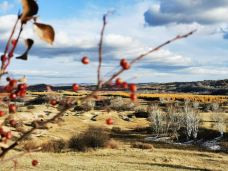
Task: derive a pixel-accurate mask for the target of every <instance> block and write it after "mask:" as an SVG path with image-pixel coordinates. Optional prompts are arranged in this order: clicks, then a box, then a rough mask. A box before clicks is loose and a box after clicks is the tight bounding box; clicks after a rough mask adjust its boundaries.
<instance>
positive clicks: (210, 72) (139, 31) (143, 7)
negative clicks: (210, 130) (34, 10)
mask: <svg viewBox="0 0 228 171" xmlns="http://www.w3.org/2000/svg"><path fill="white" fill-rule="evenodd" d="M37 2H38V4H39V8H40V9H39V14H38V15H39V20H38V21H40V22H43V23H49V24H51V25H52V26H53V27H54V28H55V30H56V40H55V43H54V45H53V46H50V45H47V44H45V43H44V42H42V41H41V40H39V38H38V37H37V35H36V34H35V33H34V31H33V26H32V24H28V25H27V26H26V28H25V31H24V33H23V35H22V37H21V41H20V42H21V43H20V46H19V47H18V49H17V53H18V54H20V53H21V52H23V39H25V38H28V37H29V38H33V39H34V40H35V45H34V47H33V49H32V51H31V53H30V58H29V60H28V61H27V62H24V61H16V60H13V62H12V64H11V66H10V68H9V72H10V75H11V76H14V77H20V76H22V75H26V76H27V77H28V80H29V83H30V84H37V83H47V84H57V83H72V82H79V83H93V82H96V67H97V44H98V40H99V32H100V28H101V24H102V20H101V19H102V14H104V13H105V12H106V11H109V10H112V11H115V13H114V14H113V15H112V16H110V17H109V18H108V25H107V31H106V34H105V40H104V64H103V70H102V71H103V79H104V80H105V79H107V78H108V77H109V74H107V73H109V71H110V70H113V69H114V70H115V69H118V68H116V66H118V64H119V60H120V59H121V58H127V59H133V58H134V57H136V56H138V55H139V54H141V53H143V52H145V51H147V50H148V49H150V48H152V47H155V46H156V45H158V44H160V43H162V42H164V41H166V40H168V39H170V38H172V37H174V36H176V35H178V34H183V33H186V32H188V31H190V30H192V29H198V31H197V33H196V34H195V35H193V36H192V37H190V38H188V39H185V40H181V41H179V42H176V43H174V44H172V45H169V46H167V47H165V48H164V49H162V50H161V51H159V52H156V53H154V54H151V55H149V56H148V57H146V58H145V59H144V60H142V61H140V62H139V63H138V64H136V65H135V66H134V67H133V68H132V69H131V70H130V71H127V72H126V73H124V74H123V75H122V76H121V77H122V78H123V79H125V80H127V81H132V82H133V81H134V82H171V81H195V80H214V79H226V78H227V77H228V48H227V47H228V17H227V18H226V17H224V16H226V15H227V13H228V0H216V1H211V0H184V1H183V0H65V1H63V0H37ZM19 9H21V4H20V0H0V38H1V40H0V43H1V44H2V45H1V46H0V51H2V50H3V47H4V46H3V45H4V43H5V41H6V39H7V37H8V36H9V30H10V28H11V27H12V24H13V21H14V20H15V17H16V15H15V14H17V11H18V10H19ZM83 55H88V56H89V57H90V59H91V61H92V62H91V64H90V65H88V66H84V65H82V64H81V62H80V59H81V57H82V56H83Z"/></svg>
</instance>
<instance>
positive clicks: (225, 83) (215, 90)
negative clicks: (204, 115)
mask: <svg viewBox="0 0 228 171" xmlns="http://www.w3.org/2000/svg"><path fill="white" fill-rule="evenodd" d="M46 86H47V85H46V84H37V85H31V86H29V90H30V91H46ZM80 86H81V87H82V89H86V90H93V89H94V88H96V85H95V84H87V83H84V84H80ZM51 87H52V89H53V90H55V91H57V90H71V89H72V84H55V85H51ZM138 89H139V92H148V93H193V94H205V95H228V79H225V80H205V81H192V82H171V83H138ZM104 90H109V91H110V90H112V89H111V88H110V87H106V88H104Z"/></svg>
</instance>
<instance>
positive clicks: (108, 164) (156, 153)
mask: <svg viewBox="0 0 228 171" xmlns="http://www.w3.org/2000/svg"><path fill="white" fill-rule="evenodd" d="M13 154H15V152H14V153H13ZM13 154H11V155H13ZM34 158H35V159H37V160H39V161H40V165H38V166H37V167H35V168H34V167H33V166H32V165H31V160H32V159H34ZM227 163H228V156H227V155H225V154H222V153H218V154H217V153H210V152H198V151H188V150H176V149H153V150H140V149H132V148H129V147H128V146H127V145H125V146H122V147H121V148H120V149H101V150H97V151H90V152H86V153H79V152H77V153H76V152H65V153H40V152H39V153H33V154H31V155H27V156H25V157H23V158H21V159H20V162H19V163H18V169H17V171H29V170H36V171H44V170H47V171H63V170H66V171H225V170H226V169H227ZM11 170H13V169H12V163H7V165H5V166H4V168H2V171H11Z"/></svg>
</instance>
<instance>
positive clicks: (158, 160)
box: [1, 93, 228, 171]
mask: <svg viewBox="0 0 228 171" xmlns="http://www.w3.org/2000/svg"><path fill="white" fill-rule="evenodd" d="M35 94H36V95H37V94H42V93H35ZM35 94H33V95H31V96H30V97H28V99H32V98H34V97H35V96H36V95H35ZM57 111H58V110H57V107H53V106H50V105H46V104H41V105H32V106H27V107H21V108H20V110H19V112H18V113H17V115H16V116H17V119H18V120H23V121H24V122H26V121H27V122H29V121H31V120H33V119H34V118H35V119H42V118H43V119H46V118H49V117H51V116H53V115H54V114H55V113H56V112H57ZM130 113H132V111H106V110H91V111H88V112H76V111H73V110H71V111H68V112H66V113H65V115H64V117H63V118H62V120H60V121H59V122H58V123H57V124H52V123H50V124H49V125H48V128H49V129H38V130H37V131H36V132H35V133H34V134H33V135H32V136H30V137H29V138H28V140H27V141H28V142H32V143H34V144H41V143H43V142H48V141H50V140H56V139H64V140H68V139H69V138H70V137H71V136H72V135H75V134H79V133H81V132H83V131H84V130H86V129H87V128H88V127H89V126H98V127H103V128H105V129H107V130H109V131H110V132H112V131H111V130H112V129H114V128H118V129H121V130H122V132H124V134H122V135H121V136H115V135H112V138H113V139H114V140H115V141H116V143H117V144H118V148H115V149H110V148H104V149H98V150H89V151H87V152H73V151H72V150H69V149H65V150H64V151H63V152H61V153H51V152H48V153H47V152H34V153H31V154H27V155H25V156H23V157H22V158H19V160H18V168H17V170H18V171H27V170H37V171H43V170H48V171H49V170H50V171H62V170H67V171H75V170H86V171H87V170H88V171H90V170H91V171H92V170H97V171H109V170H110V171H111V170H119V171H126V170H129V171H131V170H132V171H136V170H138V171H141V170H142V171H143V170H144V171H147V170H151V171H166V170H167V171H172V170H173V171H175V170H180V171H182V170H189V171H192V170H196V171H197V170H199V171H201V170H211V171H225V170H227V165H228V155H227V153H224V152H212V151H207V150H202V149H198V148H195V147H192V146H188V145H186V146H181V147H179V146H173V145H169V144H163V143H161V144H160V143H151V144H152V145H153V148H152V149H137V148H133V147H132V143H134V142H137V141H142V140H143V139H144V138H145V137H148V136H149V135H150V134H141V133H134V132H132V130H135V129H139V128H145V127H148V126H149V121H148V120H147V119H146V118H132V119H131V121H125V120H123V119H121V118H120V116H124V115H128V114H130ZM95 115H97V117H96V121H93V120H91V118H92V117H93V116H95ZM210 115H211V113H201V119H202V120H203V121H204V122H203V124H202V126H203V127H206V128H211V129H212V126H211V122H210V118H211V117H210ZM224 116H225V117H226V119H228V116H227V113H224ZM109 117H111V118H112V119H113V120H114V124H113V125H111V126H108V125H106V123H105V120H106V119H107V118H109ZM227 129H228V127H227V126H226V131H228V130H227ZM15 134H16V133H15ZM24 143H26V142H24ZM20 147H22V145H21V146H20ZM20 147H18V148H17V149H16V150H14V151H12V152H11V153H10V154H9V155H8V156H7V158H9V157H10V156H14V155H17V154H20V152H21V151H20ZM32 159H37V160H39V162H40V164H39V165H38V166H37V167H33V166H32V165H31V160H32ZM1 170H2V171H10V170H14V169H13V164H12V162H8V163H7V162H6V163H3V165H2V167H1Z"/></svg>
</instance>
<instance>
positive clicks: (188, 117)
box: [183, 103, 200, 139]
mask: <svg viewBox="0 0 228 171" xmlns="http://www.w3.org/2000/svg"><path fill="white" fill-rule="evenodd" d="M199 122H200V117H199V113H198V112H197V111H196V110H194V109H193V108H192V107H190V105H189V103H185V106H184V109H183V126H184V128H185V129H186V136H187V139H190V138H191V137H193V138H195V139H196V138H197V135H198V130H199Z"/></svg>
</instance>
